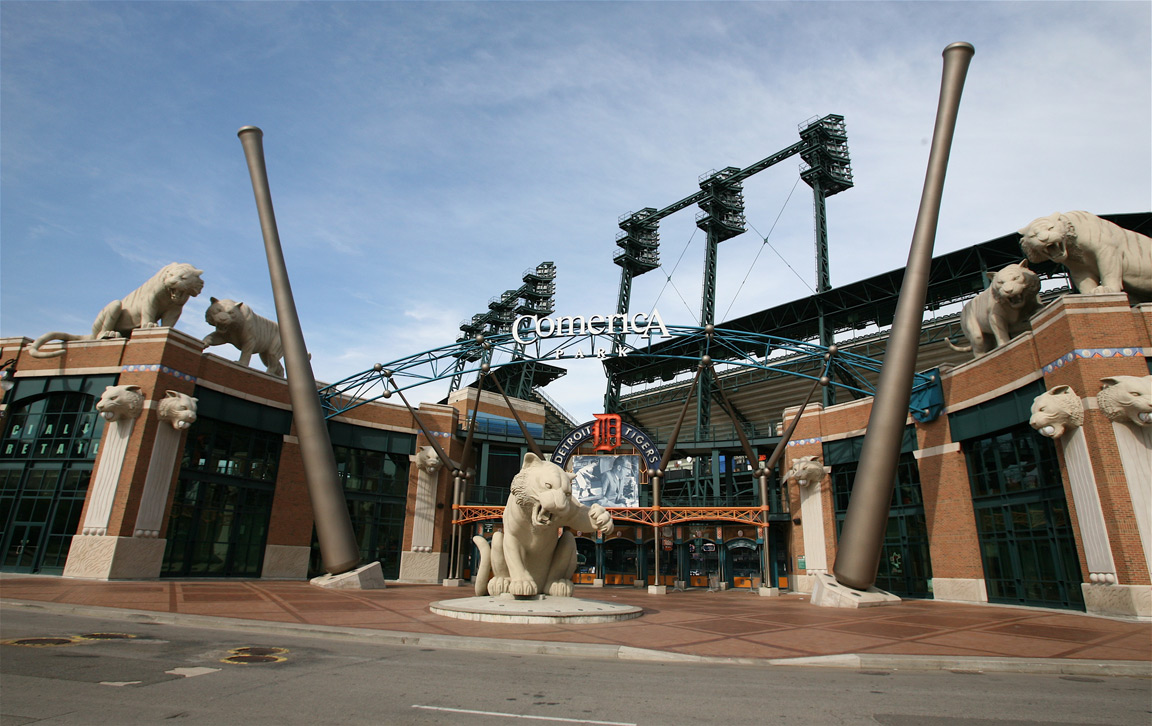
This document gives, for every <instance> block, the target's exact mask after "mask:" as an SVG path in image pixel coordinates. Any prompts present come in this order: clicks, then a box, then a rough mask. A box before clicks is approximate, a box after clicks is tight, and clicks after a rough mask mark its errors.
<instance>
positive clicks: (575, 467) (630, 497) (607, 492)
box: [572, 454, 640, 507]
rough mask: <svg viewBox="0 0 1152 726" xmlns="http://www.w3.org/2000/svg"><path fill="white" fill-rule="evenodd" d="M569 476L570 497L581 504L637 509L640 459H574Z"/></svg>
mask: <svg viewBox="0 0 1152 726" xmlns="http://www.w3.org/2000/svg"><path fill="white" fill-rule="evenodd" d="M572 474H573V478H572V495H573V496H574V497H576V498H577V499H579V500H580V502H581V503H582V504H599V505H600V506H602V507H638V506H640V457H639V456H635V455H626V454H625V455H615V456H613V455H597V456H573V457H572Z"/></svg>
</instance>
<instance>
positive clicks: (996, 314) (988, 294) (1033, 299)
mask: <svg viewBox="0 0 1152 726" xmlns="http://www.w3.org/2000/svg"><path fill="white" fill-rule="evenodd" d="M988 277H989V279H990V280H991V281H992V282H991V284H990V285H989V286H988V288H987V289H986V290H984V291H982V292H981V293H980V294H979V295H977V296H976V297H974V298H972V299H971V300H969V301H968V302H967V303H965V304H964V309H963V310H962V311H961V313H960V329H961V330H963V331H964V337H965V338H967V339H968V345H967V346H966V347H965V346H958V345H955V344H953V343H952V341H950V340H949V341H948V345H950V346H952V348H953V350H960V351H969V350H970V351H972V353H973V355H977V356H979V355H983V354H984V353H987V352H988V351H990V350H992V349H993V348H998V347H999V346H1002V345H1004V344H1005V343H1007V342H1008V341H1009V340H1011V339H1012V338H1013V337H1015V336H1016V335H1019V334H1020V333H1023V332H1024V331H1026V330H1028V329H1029V328H1030V327H1031V326H1030V325H1029V322H1028V319H1029V318H1031V317H1032V314H1033V313H1035V312H1036V311H1037V310H1039V309H1040V307H1041V306H1042V303H1041V302H1040V277H1039V276H1038V275H1037V274H1036V273H1035V272H1033V271H1032V270H1029V269H1028V260H1021V261H1020V262H1019V263H1018V264H1013V265H1008V266H1007V267H1004V268H1003V269H1000V270H997V271H996V272H989V273H988Z"/></svg>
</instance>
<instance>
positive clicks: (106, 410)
mask: <svg viewBox="0 0 1152 726" xmlns="http://www.w3.org/2000/svg"><path fill="white" fill-rule="evenodd" d="M96 410H97V411H98V412H99V413H100V416H101V417H103V418H104V419H105V420H108V421H127V420H131V419H134V418H137V417H139V416H140V412H141V411H143V410H144V390H143V389H141V388H140V386H105V387H104V393H101V394H100V400H99V401H97V402H96Z"/></svg>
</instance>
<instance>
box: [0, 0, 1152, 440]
mask: <svg viewBox="0 0 1152 726" xmlns="http://www.w3.org/2000/svg"><path fill="white" fill-rule="evenodd" d="M1150 36H1152V4H1149V3H1147V2H1132V3H1108V2H1089V3H1079V2H1056V3H1048V2H994V3H977V2H958V3H950V2H900V3H886V2H861V3H855V2H831V3H823V2H803V3H800V2H740V3H736V2H708V3H695V2H647V3H643V2H592V3H564V2H556V3H551V2H547V3H546V2H508V3H505V2H355V3H328V2H311V3H287V2H193V3H185V2H132V3H119V2H61V3H43V2H13V1H11V0H4V2H2V3H0V133H2V139H0V335H2V336H5V337H9V336H27V337H30V338H35V337H37V336H38V335H40V334H41V333H43V332H46V331H49V330H67V331H71V332H76V333H86V332H88V330H89V328H90V326H91V323H92V320H93V318H94V317H95V316H96V314H97V312H99V310H100V309H101V308H102V307H103V306H104V304H105V303H107V302H108V301H109V300H112V299H114V298H119V297H121V296H123V295H124V294H126V293H127V292H128V291H129V290H131V289H132V288H134V287H135V286H137V285H139V284H140V283H141V282H143V281H144V280H145V279H147V278H148V277H150V276H151V275H152V274H153V273H154V272H155V271H156V270H158V269H159V268H160V267H161V266H163V265H164V264H167V263H169V262H190V263H192V264H195V265H196V266H198V267H201V268H203V269H204V270H205V273H204V280H205V291H204V294H202V295H201V296H200V297H199V298H195V299H193V300H192V301H190V303H189V304H188V305H187V306H186V307H185V311H184V315H183V317H182V318H181V320H180V322H179V323H178V324H177V327H178V328H179V329H181V330H184V331H185V332H187V333H189V334H191V335H194V336H196V337H203V336H204V335H206V334H207V333H208V332H210V328H209V327H208V326H207V324H206V323H205V322H204V319H203V318H204V310H205V308H206V307H207V305H208V297H209V296H215V297H218V298H231V299H235V300H243V301H245V302H246V303H248V304H249V305H250V306H251V307H252V308H253V309H255V310H256V311H257V312H258V313H261V314H263V315H265V316H268V317H274V305H273V302H272V294H271V289H270V285H269V282H268V273H267V263H266V261H265V257H264V250H263V245H262V241H261V237H260V231H259V223H258V219H257V216H256V211H255V205H254V202H253V198H252V190H251V185H250V183H249V180H248V176H247V171H246V167H245V165H244V158H243V153H242V150H241V147H240V143H239V141H238V140H237V138H236V130H237V129H239V128H240V127H241V126H244V125H248V124H252V125H256V126H260V127H261V128H262V129H263V130H264V132H265V139H264V143H265V152H266V156H267V163H268V169H269V177H270V180H271V188H272V197H273V201H274V204H275V206H276V214H277V220H278V223H279V230H280V237H281V241H282V243H283V246H284V253H285V258H286V260H287V263H288V268H289V274H290V276H291V279H292V285H293V289H294V292H295V295H296V303H297V307H298V308H299V310H300V314H301V322H302V325H303V329H304V334H305V337H306V339H307V341H308V345H309V349H310V350H311V352H312V362H313V367H314V369H315V373H316V376H317V378H318V379H320V380H323V381H335V380H338V379H340V378H343V377H346V376H349V375H352V374H354V373H356V372H359V371H362V370H365V369H367V368H369V367H371V365H372V364H373V363H375V362H387V361H390V360H393V359H396V358H399V357H401V356H404V355H409V354H412V353H416V352H420V351H423V350H427V349H430V348H433V347H436V346H439V345H443V344H446V343H448V342H451V341H452V340H454V339H455V338H456V337H457V335H458V334H459V331H458V325H459V323H460V322H461V321H462V320H464V319H467V318H470V317H471V316H472V314H473V313H477V312H482V311H484V310H485V309H486V307H487V302H488V300H489V299H490V298H492V297H494V296H497V295H499V294H500V293H501V292H503V291H504V290H506V289H510V288H516V287H518V286H519V285H520V277H521V275H522V273H523V272H524V271H525V270H527V269H529V268H532V267H535V266H536V265H537V264H538V263H539V262H541V261H544V260H550V261H553V262H555V263H556V265H557V268H558V276H557V309H558V313H560V314H567V315H579V314H583V315H592V314H603V313H609V312H612V311H613V310H614V307H615V303H616V296H617V288H618V284H619V268H618V267H616V266H615V265H614V264H612V255H613V253H614V252H615V251H616V250H617V247H616V246H615V244H614V239H615V236H616V233H617V231H618V228H617V226H616V224H617V219H618V218H619V217H620V216H621V215H623V214H626V213H628V212H631V211H634V210H637V209H640V208H642V207H646V206H652V207H658V208H659V207H664V206H667V205H668V204H670V203H672V202H674V201H677V200H679V199H681V198H683V197H686V196H688V195H690V194H692V193H693V192H695V191H696V190H697V189H698V182H697V179H698V177H700V176H701V175H702V174H704V173H706V172H708V171H710V170H713V169H720V168H723V167H726V166H737V167H743V166H747V165H749V164H751V163H753V162H755V161H758V160H760V159H762V158H765V157H767V156H769V155H771V154H773V153H774V152H776V151H779V150H781V149H783V148H785V147H787V146H789V145H791V144H792V143H794V142H795V141H797V140H798V138H799V137H798V135H797V127H798V125H800V124H802V123H803V122H805V121H806V120H808V119H811V118H813V117H816V116H823V115H825V114H829V113H837V114H842V115H843V116H844V117H845V118H846V122H847V128H848V136H849V141H848V144H849V149H850V152H851V156H852V161H853V169H854V174H855V181H856V186H855V187H854V188H853V189H850V190H848V191H846V192H844V193H842V194H840V195H837V196H835V197H832V198H831V199H829V201H828V232H829V237H830V249H831V270H832V283H833V285H840V284H845V283H848V282H852V281H855V280H859V279H862V278H865V277H868V276H871V275H874V274H878V273H881V272H884V271H887V270H891V269H895V268H898V267H900V266H902V265H903V264H904V261H905V259H906V257H907V249H908V242H909V240H910V239H911V232H912V228H913V224H914V222H915V215H916V209H917V206H918V204H919V199H920V191H921V188H922V186H923V180H924V167H925V164H926V162H927V153H928V140H929V137H930V136H931V132H932V125H933V120H934V117H935V111H936V101H937V97H938V93H939V83H940V68H941V59H940V52H941V50H942V49H943V48H944V47H945V46H946V45H947V44H949V43H951V42H953V41H957V40H964V41H968V42H971V43H972V44H973V45H974V46H975V47H976V56H975V58H974V59H973V62H972V67H971V70H970V72H969V76H968V82H967V85H966V87H965V91H964V99H963V102H962V104H961V109H960V117H959V124H958V129H957V133H956V138H955V142H954V146H953V153H952V161H951V165H950V167H949V172H948V182H947V186H946V188H945V192H944V203H943V207H942V209H941V220H940V230H939V234H938V237H937V243H936V251H937V253H940V252H947V251H951V250H955V249H960V248H963V247H967V246H969V245H972V244H975V243H978V242H982V241H985V240H987V239H991V238H994V237H998V236H1001V235H1004V234H1008V233H1010V232H1012V231H1013V230H1015V229H1017V228H1019V227H1022V226H1023V225H1025V224H1027V223H1028V222H1029V221H1031V220H1032V219H1033V218H1035V217H1038V216H1042V215H1046V214H1049V213H1051V212H1054V211H1065V210H1070V209H1086V210H1088V211H1092V212H1096V213H1098V214H1109V213H1118V212H1134V211H1147V210H1148V209H1150V208H1152V173H1150V169H1152V123H1150V120H1149V115H1150V110H1152V55H1150V46H1149V42H1148V39H1149V37H1150ZM798 165H799V160H798V159H791V160H789V161H786V162H783V163H782V164H779V165H777V166H775V167H773V168H771V169H769V170H767V171H765V172H762V173H761V174H759V175H757V176H755V177H752V178H751V179H750V180H748V182H747V183H746V184H745V201H746V206H747V218H748V222H749V224H750V230H749V232H748V233H747V234H745V235H743V236H741V237H737V238H735V239H732V240H729V241H726V242H724V243H723V244H722V245H721V247H720V258H719V260H720V261H719V283H718V293H717V306H716V308H717V318H718V319H719V320H723V319H726V318H732V317H736V316H739V315H743V314H747V313H750V312H753V311H755V310H759V309H763V308H765V307H768V306H771V305H776V304H780V303H783V302H787V301H789V300H793V299H796V298H799V297H802V296H804V295H807V294H809V292H810V288H812V287H814V286H815V281H814V278H815V267H814V261H813V239H814V236H813V221H812V198H811V192H810V190H809V188H808V187H807V186H806V185H804V184H803V183H800V184H797V179H798V173H797V172H798ZM694 212H695V209H694V208H691V209H689V210H685V211H683V212H680V213H678V214H676V215H673V216H672V217H669V218H667V219H665V220H664V222H663V223H662V224H661V228H660V232H661V237H660V238H661V260H662V262H663V265H664V267H663V268H662V270H657V271H654V272H652V273H649V274H647V275H645V276H642V277H639V278H637V279H636V281H635V284H634V287H633V296H632V301H633V309H634V310H638V311H641V310H642V311H647V310H650V309H652V307H653V306H655V307H656V308H657V309H658V310H659V311H660V313H661V315H662V316H663V318H664V319H665V321H666V322H669V323H683V324H694V323H695V322H696V320H695V319H696V316H697V315H698V313H699V309H700V284H701V270H702V263H703V243H704V239H703V234H702V233H699V232H697V231H696V229H695V226H694V219H693V218H694ZM770 230H771V235H770V238H769V243H770V247H769V246H765V245H764V244H763V242H762V240H763V238H764V237H765V236H766V235H768V234H769V231H770ZM669 278H671V279H670V280H669ZM211 350H212V352H214V353H217V354H219V355H222V356H225V357H227V358H230V359H234V358H235V357H236V356H237V354H238V352H237V351H235V350H234V349H232V348H231V347H227V346H226V347H219V348H213V349H211ZM603 388H604V380H603V376H602V374H601V372H600V371H599V368H598V365H597V364H596V363H595V362H594V361H585V362H581V363H574V364H573V367H572V368H571V372H570V374H569V375H568V376H566V377H565V378H563V379H561V380H560V381H558V382H557V383H555V384H553V385H552V386H550V387H549V388H548V389H547V392H548V393H549V394H550V395H551V396H552V397H553V398H554V399H557V400H558V401H559V402H560V403H561V404H562V405H563V406H564V407H565V408H567V409H568V410H569V411H570V412H572V413H573V414H575V415H576V416H577V418H579V419H587V418H590V417H591V414H592V413H594V412H596V411H599V410H600V399H601V397H602V394H603ZM442 395H443V389H441V388H437V387H436V386H429V387H428V390H426V391H421V392H420V393H419V395H417V396H416V398H419V399H421V400H436V399H438V398H439V397H440V396H442Z"/></svg>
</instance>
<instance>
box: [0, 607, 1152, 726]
mask: <svg viewBox="0 0 1152 726" xmlns="http://www.w3.org/2000/svg"><path fill="white" fill-rule="evenodd" d="M84 635H88V636H98V637H97V638H95V639H92V638H90V639H83V638H81V637H80V636H84ZM116 635H128V636H133V637H113V636H116ZM0 638H2V639H3V640H4V644H3V645H0V724H2V725H3V726H19V725H22V724H45V725H46V724H54V725H55V724H70V725H76V724H83V725H85V726H97V725H99V724H116V725H117V726H124V725H130V724H160V723H168V722H177V723H183V724H213V725H224V724H246V725H248V724H251V725H254V726H257V725H260V724H277V725H278V726H282V725H283V724H309V725H310V726H311V725H312V724H341V725H342V726H343V725H352V724H414V725H418V726H422V725H425V724H469V726H487V725H489V724H492V725H498V724H523V725H524V726H529V725H530V724H532V723H539V724H542V726H543V725H546V724H549V723H552V724H563V723H575V724H601V725H616V724H621V725H622V724H636V725H637V726H639V725H640V724H646V725H647V724H654V725H655V724H659V725H662V726H663V725H668V724H673V725H675V724H691V725H692V726H697V725H706V724H725V725H726V726H727V725H739V724H765V723H768V724H792V723H795V724H801V723H803V724H837V725H841V724H843V725H853V724H870V725H872V726H875V725H877V724H879V725H880V726H913V725H918V724H924V723H929V722H930V723H932V724H934V725H935V726H994V725H998V726H1038V725H1039V724H1045V725H1046V726H1047V725H1050V724H1065V725H1071V724H1078V725H1079V724H1093V725H1094V726H1104V725H1107V726H1127V725H1128V724H1132V725H1133V726H1148V724H1149V723H1150V722H1152V681H1150V680H1149V679H1147V678H1123V677H1088V676H1058V675H1051V676H1047V675H1013V674H981V673H958V672H948V671H945V672H912V671H908V672H905V671H852V670H838V669H823V668H786V667H779V666H775V667H750V666H728V665H723V666H719V665H715V664H684V663H648V662H644V663H627V662H621V661H617V660H612V661H609V660H596V659H588V658H576V657H561V656H535V655H533V656H515V655H504V654H498V653H480V652H469V651H460V650H451V651H448V650H444V651H440V650H435V649H430V648H423V647H418V646H390V645H380V644H376V643H359V642H349V641H347V640H333V639H325V638H321V637H303V636H297V635H292V634H277V635H267V634H255V633H254V632H253V631H251V630H250V629H246V628H244V627H242V625H241V626H238V627H236V628H226V629H208V628H198V627H187V626H180V625H165V624H157V623H145V622H132V621H125V620H117V619H101V618H88V617H78V616H72V615H63V614H58V613H50V612H36V611H34V610H24V609H14V608H6V609H5V610H4V611H3V617H2V619H0ZM41 638H43V639H49V638H56V641H51V640H45V641H38V640H29V639H41ZM13 641H25V644H17V643H15V642H13ZM59 641H62V642H59ZM53 642H57V644H52V643H53ZM242 648H256V649H258V650H250V651H240V652H239V654H241V655H248V656H253V655H255V656H262V657H263V658H269V659H270V660H268V661H267V662H261V663H250V664H239V663H230V662H224V661H225V659H227V658H229V657H232V656H234V655H236V654H237V651H239V649H242ZM273 649H280V650H273ZM277 659H278V660H277Z"/></svg>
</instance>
